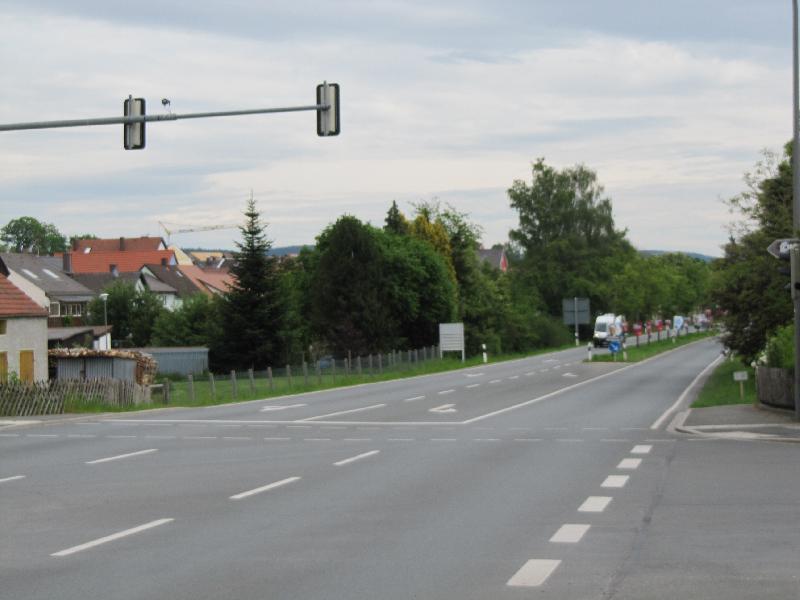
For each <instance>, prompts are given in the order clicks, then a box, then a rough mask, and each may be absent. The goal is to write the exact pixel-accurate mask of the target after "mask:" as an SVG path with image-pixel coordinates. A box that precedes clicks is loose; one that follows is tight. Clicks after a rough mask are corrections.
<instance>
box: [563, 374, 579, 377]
mask: <svg viewBox="0 0 800 600" xmlns="http://www.w3.org/2000/svg"><path fill="white" fill-rule="evenodd" d="M562 377H577V375H575V373H564V374H563V375H562Z"/></svg>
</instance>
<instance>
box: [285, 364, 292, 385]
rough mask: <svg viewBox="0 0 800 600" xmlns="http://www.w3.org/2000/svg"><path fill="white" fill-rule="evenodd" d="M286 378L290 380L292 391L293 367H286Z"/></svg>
mask: <svg viewBox="0 0 800 600" xmlns="http://www.w3.org/2000/svg"><path fill="white" fill-rule="evenodd" d="M286 377H287V378H288V380H289V389H292V365H286Z"/></svg>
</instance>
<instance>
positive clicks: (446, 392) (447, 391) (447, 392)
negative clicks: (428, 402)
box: [437, 390, 455, 396]
mask: <svg viewBox="0 0 800 600" xmlns="http://www.w3.org/2000/svg"><path fill="white" fill-rule="evenodd" d="M453 392H455V390H442V391H441V392H437V394H439V395H440V396H444V395H445V394H452V393H453Z"/></svg>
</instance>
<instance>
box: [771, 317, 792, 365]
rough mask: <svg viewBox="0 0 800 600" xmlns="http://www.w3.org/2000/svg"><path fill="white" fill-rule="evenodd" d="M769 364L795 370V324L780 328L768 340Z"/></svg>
mask: <svg viewBox="0 0 800 600" xmlns="http://www.w3.org/2000/svg"><path fill="white" fill-rule="evenodd" d="M767 366H768V367H776V368H779V369H790V370H794V324H789V325H784V326H783V327H780V328H778V330H777V331H776V332H775V334H774V335H772V337H770V338H769V339H768V340H767Z"/></svg>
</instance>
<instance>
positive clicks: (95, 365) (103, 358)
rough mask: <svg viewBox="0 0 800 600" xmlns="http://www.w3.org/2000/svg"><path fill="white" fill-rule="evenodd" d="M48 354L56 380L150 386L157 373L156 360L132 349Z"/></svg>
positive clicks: (62, 350) (53, 350) (61, 351)
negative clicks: (105, 380) (129, 382)
mask: <svg viewBox="0 0 800 600" xmlns="http://www.w3.org/2000/svg"><path fill="white" fill-rule="evenodd" d="M48 354H49V356H50V361H51V363H54V364H53V366H54V371H55V378H56V379H120V380H123V381H132V382H135V383H138V384H140V385H149V384H151V383H153V379H154V378H155V375H156V372H157V370H158V364H157V363H156V361H155V360H154V359H153V357H151V356H148V355H147V354H145V353H143V352H136V351H131V350H90V349H88V348H54V349H52V350H50V351H49V352H48Z"/></svg>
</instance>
